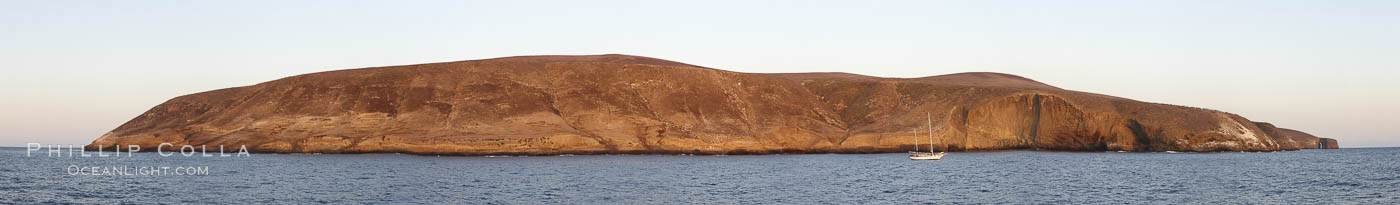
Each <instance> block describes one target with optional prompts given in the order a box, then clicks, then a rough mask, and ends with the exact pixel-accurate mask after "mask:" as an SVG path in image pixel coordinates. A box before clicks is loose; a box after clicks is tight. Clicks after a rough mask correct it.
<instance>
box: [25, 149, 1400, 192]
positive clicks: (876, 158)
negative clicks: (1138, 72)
mask: <svg viewBox="0 0 1400 205" xmlns="http://www.w3.org/2000/svg"><path fill="white" fill-rule="evenodd" d="M26 153H27V150H26V149H25V148H22V147H21V148H13V147H11V148H0V204H7V203H19V204H29V203H109V204H110V203H127V202H131V203H143V204H144V203H173V204H185V203H218V204H246V203H258V204H263V203H275V204H317V203H333V204H359V203H369V204H402V203H427V204H442V203H452V204H545V203H549V204H554V203H564V204H678V203H703V204H914V203H935V204H965V203H974V204H982V203H991V204H1080V203H1090V204H1124V203H1128V204H1180V203H1187V204H1202V203H1206V204H1216V203H1228V204H1239V203H1244V204H1291V203H1304V204H1313V203H1323V204H1333V203H1351V204H1397V203H1400V148H1366V149H1340V150H1305V151H1289V152H1264V153H1070V152H1031V151H1015V152H983V153H950V154H949V155H947V156H946V157H944V159H943V160H941V161H911V160H909V159H908V158H907V157H906V155H905V154H902V153H895V154H812V155H757V156H737V155H736V156H670V155H667V156H661V155H603V156H531V157H446V156H444V157H437V156H415V155H406V154H355V155H330V154H327V155H311V154H251V155H249V156H248V157H217V155H216V156H214V157H202V156H200V155H195V156H192V157H185V156H183V155H180V154H174V155H172V156H161V155H160V154H158V153H136V154H134V156H129V157H128V156H127V154H128V153H123V154H122V157H105V158H104V157H77V156H74V157H67V156H64V157H49V156H44V153H43V152H35V153H29V154H33V156H26ZM89 154H94V153H89ZM108 154H111V153H110V152H109V153H108ZM172 154H173V153H172ZM78 167H89V168H88V169H82V168H78ZM91 167H99V168H97V169H93V168H91ZM100 167H109V168H111V169H108V171H109V172H105V173H104V172H102V171H94V170H103V169H101V168H100ZM117 167H126V169H127V171H126V172H125V173H120V172H116V171H112V170H115V169H117ZM140 167H148V168H149V167H170V168H171V169H172V170H173V169H174V168H176V167H181V168H188V167H195V168H193V169H184V171H179V172H177V171H171V170H167V171H164V172H154V171H146V172H144V173H143V172H141V171H140V170H141V168H140ZM199 167H207V169H204V170H205V171H204V172H200V171H198V170H199ZM75 168H76V169H75ZM152 169H153V168H152ZM84 170H86V171H84ZM190 170H196V171H190Z"/></svg>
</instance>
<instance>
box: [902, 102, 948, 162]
mask: <svg viewBox="0 0 1400 205" xmlns="http://www.w3.org/2000/svg"><path fill="white" fill-rule="evenodd" d="M918 135H919V130H917V129H915V130H914V136H915V137H914V152H910V153H909V160H940V159H943V154H944V153H943V152H938V153H933V113H928V152H919V138H918Z"/></svg>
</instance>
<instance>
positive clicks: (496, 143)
mask: <svg viewBox="0 0 1400 205" xmlns="http://www.w3.org/2000/svg"><path fill="white" fill-rule="evenodd" d="M931 72H932V71H931ZM162 143H169V144H171V145H174V146H177V147H178V146H183V145H194V146H197V147H198V146H201V145H205V146H208V147H217V146H226V147H239V146H246V147H247V148H248V149H249V150H250V151H252V152H257V153H408V154H422V155H558V154H777V153H885V152H905V151H912V150H914V149H916V148H917V149H921V150H929V149H930V148H932V149H934V150H938V151H984V150H1057V151H1133V152H1160V151H1191V152H1212V151H1277V150H1298V149H1315V148H1337V142H1336V140H1334V139H1328V138H1319V137H1316V136H1313V135H1311V134H1307V133H1304V132H1301V131H1297V130H1291V129H1285V128H1279V127H1275V126H1274V125H1273V124H1270V123H1265V122H1255V121H1251V120H1249V119H1246V118H1244V117H1243V116H1240V115H1236V114H1231V113H1228V112H1223V111H1218V110H1211V109H1204V108H1195V107H1186V106H1178V105H1167V104H1158V103H1149V102H1141V101H1136V100H1132V99H1126V98H1120V97H1114V96H1108V95H1101V94H1094V93H1087V92H1079V91H1073V90H1065V89H1060V88H1057V87H1055V86H1051V85H1047V84H1044V83H1040V82H1037V81H1035V80H1031V79H1027V78H1023V77H1020V76H1015V75H1009V74H1001V73H958V74H950V75H940V76H930V77H921V78H883V77H872V76H864V75H857V74H850V73H741V72H731V71H725V70H720V69H714V68H708V67H703V66H696V65H691V64H686V63H680V62H675V61H669V60H662V59H656V58H649V57H641V56H630V55H617V54H610V55H586V56H559V55H554V56H519V57H505V58H495V59H485V60H469V61H457V62H445V63H430V64H419V65H405V66H390V67H375V68H359V69H348V70H337V71H328V72H320V73H311V74H304V75H297V76H292V77H287V78H283V79H278V80H274V81H269V82H264V83H259V84H256V85H251V86H244V87H234V88H226V89H220V90H213V91H208V92H202V93H196V94H190V95H185V96H180V97H176V98H173V99H170V100H168V101H166V102H164V103H161V104H160V105H158V106H155V107H154V108H151V109H150V110H148V111H146V112H145V113H143V114H141V115H140V116H137V117H135V118H134V119H132V120H130V121H128V122H126V123H125V124H122V125H121V126H119V127H117V128H116V129H114V130H112V131H111V132H108V133H106V134H105V135H102V136H101V137H98V138H97V139H96V140H93V142H92V143H91V144H89V145H87V149H89V150H96V149H99V147H102V148H101V149H110V148H113V147H115V145H138V146H141V147H156V146H159V145H161V144H162Z"/></svg>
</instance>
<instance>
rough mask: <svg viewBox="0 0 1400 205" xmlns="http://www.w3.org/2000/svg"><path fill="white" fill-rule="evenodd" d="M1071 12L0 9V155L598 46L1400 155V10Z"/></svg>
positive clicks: (883, 6) (218, 6)
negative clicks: (342, 77) (1029, 89)
mask: <svg viewBox="0 0 1400 205" xmlns="http://www.w3.org/2000/svg"><path fill="white" fill-rule="evenodd" d="M1074 2H1075V3H1072V4H1066V3H1063V2H1043V1H907V2H906V1H900V2H879V3H846V2H825V1H823V2H814V1H782V2H779V1H769V2H746V1H726V2H712V1H706V2H681V3H675V2H664V3H662V2H648V1H608V2H567V1H561V2H458V1H432V2H414V3H416V4H413V5H410V4H403V3H396V2H374V1H328V2H312V1H302V2H279V1H240V2H182V1H153V2H87V1H42V2H0V17H4V18H3V19H0V29H4V32H0V43H2V44H4V45H5V47H4V48H0V68H2V69H3V73H0V86H3V87H4V89H0V95H3V96H6V99H5V100H3V101H0V113H5V116H4V117H3V118H0V146H17V147H22V146H25V143H30V142H35V143H46V144H85V143H88V142H90V141H91V140H93V139H96V138H97V137H98V136H101V135H102V134H103V133H106V132H108V131H110V130H112V129H114V128H116V127H117V126H120V125H121V124H122V123H125V122H126V121H127V120H130V119H132V118H134V117H136V116H137V115H140V114H141V113H143V112H145V111H146V110H148V109H150V108H151V107H154V106H156V105H158V104H160V103H161V102H164V101H166V100H168V99H171V98H174V97H176V96H181V95H186V94H193V93H198V92H203V91H209V90H215V89H221V88H228V87H237V86H247V85H253V84H257V83H261V82H265V81H270V80H276V79H279V78H283V77H289V76H293V75H299V74H306V73H313V72H321V71H330V70H340V69H352V68H364V67H380V66H393V65H408V64H422V63H433V62H447V61H461V60H476V59H487V58H497V57H508V56H520V55H592V54H626V55H637V56H647V57H653V58H660V59H666V60H672V61H678V62H682V63H688V64H693V65H699V66H705V67H711V68H716V69H722V70H729V71H735V72H750V73H793V72H846V73H855V74H861V75H870V76H879V77H922V76H934V75H944V74H952V73H962V72H999V73H1007V74H1013V75H1018V76H1022V77H1026V78H1030V79H1032V80H1036V81H1039V82H1042V83H1046V84H1049V85H1052V86H1056V87H1060V88H1063V89H1069V90H1076V91H1083V92H1090V93H1099V94H1105V95H1112V96H1118V97H1124V98H1130V99H1134V100H1139V101H1145V102H1154V103H1165V104H1173V105H1181V106H1190V107H1200V108H1207V109H1214V110H1220V111H1225V112H1229V113H1234V114H1239V115H1241V116H1244V117H1246V118H1248V119H1250V120H1252V121H1259V122H1269V123H1273V124H1275V125H1277V126H1279V127H1282V128H1289V129H1296V130H1300V131H1303V132H1307V133H1310V134H1313V135H1316V136H1318V137H1327V138H1336V139H1338V140H1339V141H1340V142H1339V144H1340V145H1341V146H1342V147H1344V148H1356V147H1396V146H1400V137H1395V136H1394V134H1391V133H1389V132H1388V130H1387V128H1389V127H1391V126H1392V125H1393V124H1394V123H1392V122H1390V119H1392V118H1393V117H1397V116H1400V107H1396V106H1395V105H1400V80H1394V79H1391V78H1394V77H1397V76H1400V58H1395V54H1397V53H1400V39H1397V38H1395V36H1400V2H1393V1H1341V2H1318V1H1230V2H1185V1H1156V2H1145V1H1135V2H1122V1H1074ZM269 5H276V6H269Z"/></svg>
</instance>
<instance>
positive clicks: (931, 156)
mask: <svg viewBox="0 0 1400 205" xmlns="http://www.w3.org/2000/svg"><path fill="white" fill-rule="evenodd" d="M940 159H943V153H942V152H939V153H927V152H921V153H913V154H909V160H940Z"/></svg>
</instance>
